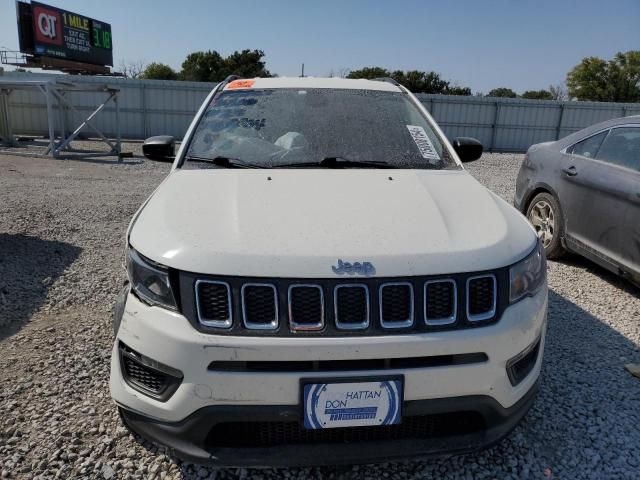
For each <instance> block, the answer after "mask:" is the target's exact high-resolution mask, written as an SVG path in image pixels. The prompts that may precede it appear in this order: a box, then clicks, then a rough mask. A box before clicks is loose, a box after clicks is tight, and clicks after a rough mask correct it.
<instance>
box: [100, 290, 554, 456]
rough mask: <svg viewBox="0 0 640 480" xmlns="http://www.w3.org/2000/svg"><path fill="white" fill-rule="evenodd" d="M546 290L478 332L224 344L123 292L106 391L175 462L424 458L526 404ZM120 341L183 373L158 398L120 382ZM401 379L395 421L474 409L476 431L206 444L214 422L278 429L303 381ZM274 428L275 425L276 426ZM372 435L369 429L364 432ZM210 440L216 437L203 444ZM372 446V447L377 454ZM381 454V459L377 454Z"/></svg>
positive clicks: (497, 427)
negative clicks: (428, 360) (431, 360)
mask: <svg viewBox="0 0 640 480" xmlns="http://www.w3.org/2000/svg"><path fill="white" fill-rule="evenodd" d="M546 311H547V290H546V288H544V289H543V290H541V291H540V292H539V293H538V294H536V295H535V296H533V297H529V298H526V299H524V300H522V301H520V302H518V303H516V304H514V305H512V306H510V307H508V308H507V309H506V310H505V311H504V313H503V315H502V317H501V319H500V321H499V322H497V323H495V324H492V325H488V326H485V327H481V328H474V329H467V330H457V331H441V332H430V333H428V334H410V335H398V334H394V335H389V336H376V337H350V338H344V337H314V338H310V337H305V338H296V337H289V338H282V337H280V338H278V337H271V338H266V337H234V336H216V335H210V334H204V333H201V332H198V331H196V330H195V329H194V328H193V327H192V326H191V324H190V323H189V321H188V320H187V319H186V318H184V317H183V316H181V315H180V314H177V313H174V312H169V311H167V310H163V309H160V308H157V307H149V306H147V305H146V304H143V303H142V302H140V301H139V300H138V299H137V298H136V297H135V296H133V295H131V294H130V295H129V296H128V297H127V301H126V305H125V309H124V314H123V317H122V323H121V324H120V328H119V330H118V334H117V341H116V343H115V345H114V354H113V356H112V364H111V382H110V387H111V394H112V396H113V398H114V400H115V401H116V403H117V404H118V405H119V406H120V407H121V411H122V415H123V419H124V421H125V423H126V424H127V425H128V426H129V427H130V428H131V429H132V430H134V431H136V432H138V433H140V434H141V435H143V436H144V437H147V438H149V439H151V440H154V441H156V442H157V443H160V444H164V445H167V446H169V447H170V448H171V449H172V450H173V451H174V453H175V454H176V455H178V456H180V457H182V458H185V459H191V460H192V461H195V462H198V463H215V464H218V465H234V466H237V465H253V466H276V465H307V464H322V463H332V464H335V463H339V462H342V463H354V462H367V461H383V460H385V459H387V460H388V459H395V458H401V457H416V456H425V455H429V454H443V453H445V452H450V453H462V452H466V451H470V450H474V449H478V448H482V447H484V446H487V445H489V444H491V443H493V442H495V441H497V440H499V439H500V438H502V437H503V436H504V435H506V434H507V433H508V432H509V431H510V430H511V429H512V428H513V427H514V426H515V424H516V423H517V422H518V421H519V420H520V419H521V418H522V416H523V415H524V414H525V413H526V411H527V410H528V408H529V407H530V406H531V403H532V402H533V398H534V396H535V391H536V385H537V379H538V376H539V373H540V368H541V362H542V352H543V349H544V332H545V327H546ZM538 339H540V348H539V354H538V356H537V359H536V360H535V366H534V368H533V370H532V371H531V372H530V373H529V374H528V375H527V377H526V378H524V380H522V381H521V382H520V383H519V384H517V385H516V386H513V385H512V384H511V382H510V381H509V378H508V375H507V371H506V366H507V363H508V361H509V360H510V359H512V358H513V357H515V356H516V355H518V354H519V353H520V352H522V351H524V350H526V349H527V348H528V347H530V346H531V345H532V344H534V343H535V342H536V341H537V340H538ZM119 342H123V343H124V344H126V345H127V346H128V347H130V348H131V349H133V350H135V351H137V352H140V353H141V354H143V355H145V356H147V357H149V358H151V359H153V360H155V361H157V362H161V363H162V364H164V365H167V366H170V367H172V368H175V369H177V370H179V371H180V372H182V373H183V374H184V378H183V379H182V382H181V384H180V386H179V387H178V388H177V390H176V391H175V393H173V394H172V395H171V397H170V398H168V399H166V400H157V399H153V398H151V397H149V396H147V395H144V394H142V393H140V392H139V391H136V390H135V389H133V388H131V386H130V385H129V384H127V382H126V381H125V380H124V378H123V375H122V370H121V365H120V356H119V354H118V345H119ZM477 352H483V353H485V354H486V356H487V357H488V360H487V361H484V362H480V363H473V364H468V365H450V366H438V367H424V368H422V367H421V368H407V369H389V370H367V371H362V370H358V371H353V370H345V371H332V372H331V373H330V374H327V372H321V371H320V372H308V371H305V372H293V371H291V372H289V371H278V372H264V371H262V372H255V371H247V372H225V371H211V370H209V369H208V366H209V365H210V364H211V362H214V361H218V362H229V361H246V362H251V361H278V362H290V361H300V360H319V361H320V360H327V359H331V360H358V359H372V358H374V359H375V358H382V357H383V358H396V359H397V358H406V357H424V356H439V355H451V354H472V353H477ZM397 375H402V376H403V377H404V404H403V417H407V416H412V415H414V416H419V415H438V414H441V413H447V412H448V413H452V412H454V413H455V412H460V411H467V410H468V411H472V412H477V413H478V414H479V415H480V416H481V417H482V420H483V423H484V428H483V429H481V430H480V431H478V432H474V433H473V434H470V435H467V434H465V435H453V436H438V437H434V438H424V439H423V438H421V439H415V438H411V439H395V440H393V441H385V442H380V441H378V440H376V441H362V442H360V441H358V442H354V443H348V442H347V443H345V442H342V443H335V442H334V443H323V442H314V443H310V444H304V445H299V444H295V445H278V446H277V447H272V448H269V447H264V446H263V447H261V448H225V447H220V448H219V447H216V446H212V443H211V438H210V435H209V434H210V432H212V431H213V429H214V427H215V426H216V425H218V424H219V423H220V422H221V421H224V422H227V423H228V422H232V421H235V420H236V419H237V420H242V421H244V422H247V421H250V422H274V421H277V422H284V423H287V424H288V426H287V427H286V428H291V424H292V423H295V422H299V421H300V419H301V418H302V413H301V410H300V380H301V378H305V379H313V378H327V376H332V377H335V378H341V377H359V378H361V377H366V376H377V377H380V376H397ZM278 428H279V427H278ZM370 428H379V427H370ZM213 443H215V442H213ZM375 445H380V447H381V448H380V449H378V448H376V447H375ZM381 452H384V453H381Z"/></svg>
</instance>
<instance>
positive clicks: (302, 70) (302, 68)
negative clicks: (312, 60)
mask: <svg viewBox="0 0 640 480" xmlns="http://www.w3.org/2000/svg"><path fill="white" fill-rule="evenodd" d="M300 76H301V77H304V63H303V64H302V75H300Z"/></svg>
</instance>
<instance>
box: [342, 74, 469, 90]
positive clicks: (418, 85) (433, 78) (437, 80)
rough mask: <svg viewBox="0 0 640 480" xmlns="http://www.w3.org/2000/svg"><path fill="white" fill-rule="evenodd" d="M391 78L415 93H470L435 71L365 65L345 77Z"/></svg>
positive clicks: (465, 88)
mask: <svg viewBox="0 0 640 480" xmlns="http://www.w3.org/2000/svg"><path fill="white" fill-rule="evenodd" d="M385 77H388V78H393V79H394V80H395V81H396V82H398V83H399V84H401V85H404V86H405V87H407V88H408V89H409V90H411V91H412V92H415V93H442V94H449V95H471V89H470V88H467V87H458V86H452V85H451V84H450V83H449V82H448V81H446V80H443V79H442V78H441V77H440V75H439V74H438V73H436V72H421V71H419V70H410V71H407V72H404V71H402V70H395V71H393V72H390V71H389V70H387V69H386V68H382V67H365V68H361V69H360V70H353V71H351V72H350V73H349V75H347V78H367V79H373V78H385Z"/></svg>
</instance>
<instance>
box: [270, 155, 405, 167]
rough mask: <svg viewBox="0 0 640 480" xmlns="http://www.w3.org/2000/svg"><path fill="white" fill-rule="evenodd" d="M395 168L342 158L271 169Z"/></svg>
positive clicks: (280, 165)
mask: <svg viewBox="0 0 640 480" xmlns="http://www.w3.org/2000/svg"><path fill="white" fill-rule="evenodd" d="M304 167H311V168H313V167H322V168H350V167H354V168H395V167H394V166H393V165H391V164H390V163H389V162H385V161H378V160H350V159H348V158H344V157H325V158H323V159H322V160H320V161H319V162H300V163H281V164H277V165H274V166H273V168H304Z"/></svg>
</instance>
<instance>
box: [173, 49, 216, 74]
mask: <svg viewBox="0 0 640 480" xmlns="http://www.w3.org/2000/svg"><path fill="white" fill-rule="evenodd" d="M220 77H222V79H220ZM180 78H181V79H182V80H191V81H194V82H218V81H221V80H224V58H222V56H221V55H220V54H219V53H218V52H216V51H215V50H209V51H207V52H194V53H190V54H189V55H187V58H186V59H185V60H184V62H182V71H181V72H180Z"/></svg>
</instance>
